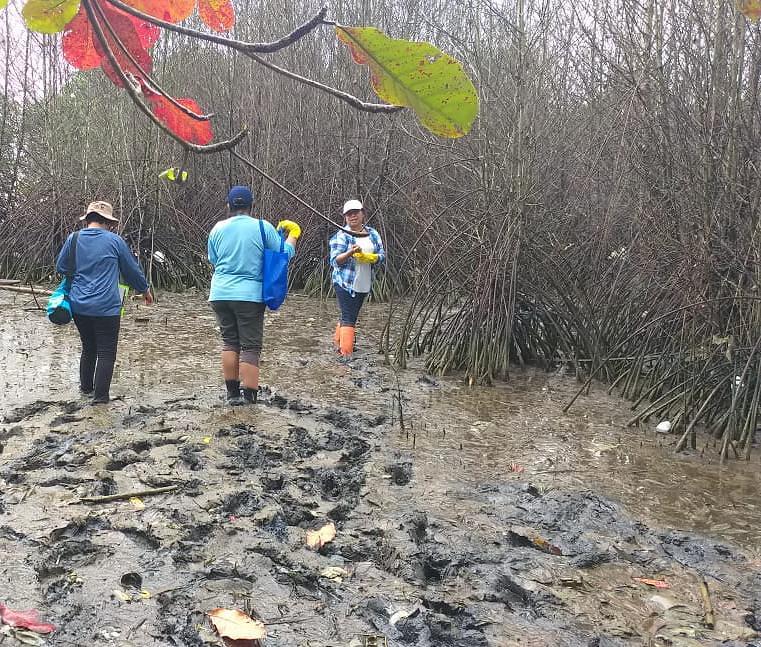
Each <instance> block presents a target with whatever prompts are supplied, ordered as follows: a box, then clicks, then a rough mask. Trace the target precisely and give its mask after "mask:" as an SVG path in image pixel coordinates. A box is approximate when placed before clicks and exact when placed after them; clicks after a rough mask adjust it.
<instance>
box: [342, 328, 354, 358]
mask: <svg viewBox="0 0 761 647" xmlns="http://www.w3.org/2000/svg"><path fill="white" fill-rule="evenodd" d="M353 352H354V326H341V355H342V356H343V357H351V354H352V353H353Z"/></svg>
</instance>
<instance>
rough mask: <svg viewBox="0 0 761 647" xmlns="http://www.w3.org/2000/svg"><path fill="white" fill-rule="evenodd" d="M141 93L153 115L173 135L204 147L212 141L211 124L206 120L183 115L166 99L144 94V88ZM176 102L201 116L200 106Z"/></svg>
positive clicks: (184, 101)
mask: <svg viewBox="0 0 761 647" xmlns="http://www.w3.org/2000/svg"><path fill="white" fill-rule="evenodd" d="M143 91H144V93H145V95H146V98H147V99H148V102H149V103H150V104H151V107H152V109H153V114H154V115H156V117H158V119H159V121H161V123H163V124H164V125H165V126H166V127H167V128H169V130H171V131H172V132H173V133H174V134H175V135H177V136H178V137H181V138H182V139H184V140H186V141H189V142H191V143H192V144H202V145H205V144H208V143H209V142H210V141H211V140H212V139H214V133H213V132H212V129H211V123H210V122H209V121H208V120H206V121H200V120H198V119H194V118H193V117H191V116H189V115H187V114H185V113H184V112H183V111H182V110H180V109H179V108H178V107H177V106H175V105H174V104H173V103H171V102H170V101H169V100H168V99H167V98H166V97H164V96H162V95H160V94H155V93H150V92H145V88H144V89H143ZM177 101H178V103H180V104H182V105H183V106H185V107H186V108H189V109H190V110H192V111H193V112H195V113H197V114H203V113H202V112H201V108H200V106H199V105H198V104H197V103H196V102H195V101H194V100H193V99H178V100H177Z"/></svg>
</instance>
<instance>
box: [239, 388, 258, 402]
mask: <svg viewBox="0 0 761 647" xmlns="http://www.w3.org/2000/svg"><path fill="white" fill-rule="evenodd" d="M258 395H259V393H258V391H257V389H247V388H245V387H244V388H243V400H244V401H245V403H246V404H256V398H257V396H258Z"/></svg>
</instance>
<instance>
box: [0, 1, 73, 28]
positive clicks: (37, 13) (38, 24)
mask: <svg viewBox="0 0 761 647" xmlns="http://www.w3.org/2000/svg"><path fill="white" fill-rule="evenodd" d="M0 1H2V0H0ZM78 10H79V0H29V1H28V2H27V3H26V4H25V5H24V9H23V10H22V12H21V13H22V15H23V16H24V21H25V22H26V26H27V27H29V29H31V30H32V31H39V32H42V33H43V34H55V33H58V32H59V31H63V28H64V27H66V25H68V24H69V23H70V22H71V21H72V20H73V19H74V16H76V15H77V11H78Z"/></svg>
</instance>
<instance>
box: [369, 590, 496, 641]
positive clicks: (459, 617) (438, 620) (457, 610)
mask: <svg viewBox="0 0 761 647" xmlns="http://www.w3.org/2000/svg"><path fill="white" fill-rule="evenodd" d="M393 608H394V606H393V604H392V603H391V602H390V601H389V600H385V599H383V598H370V599H369V600H368V601H367V602H366V603H365V605H364V608H362V610H361V613H362V615H363V616H364V618H365V619H366V620H367V621H368V623H370V625H371V626H374V627H375V628H376V629H377V630H378V631H380V632H382V633H383V634H384V635H385V636H386V637H387V638H389V639H390V640H391V641H393V642H394V643H396V644H401V645H409V646H410V647H488V645H489V643H488V641H487V639H486V636H485V635H484V633H483V629H482V627H483V626H484V624H485V623H484V622H483V621H479V620H478V619H477V618H476V617H475V615H474V614H473V613H471V612H470V611H468V610H467V609H466V608H463V607H459V606H456V605H452V604H449V603H447V602H444V601H442V600H436V599H428V598H423V599H422V605H419V606H418V607H417V608H416V609H415V610H413V611H412V612H410V613H409V614H408V615H406V616H405V617H402V618H400V619H399V620H396V621H395V622H394V624H391V622H390V614H389V610H390V609H393ZM486 624H488V623H486Z"/></svg>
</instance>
